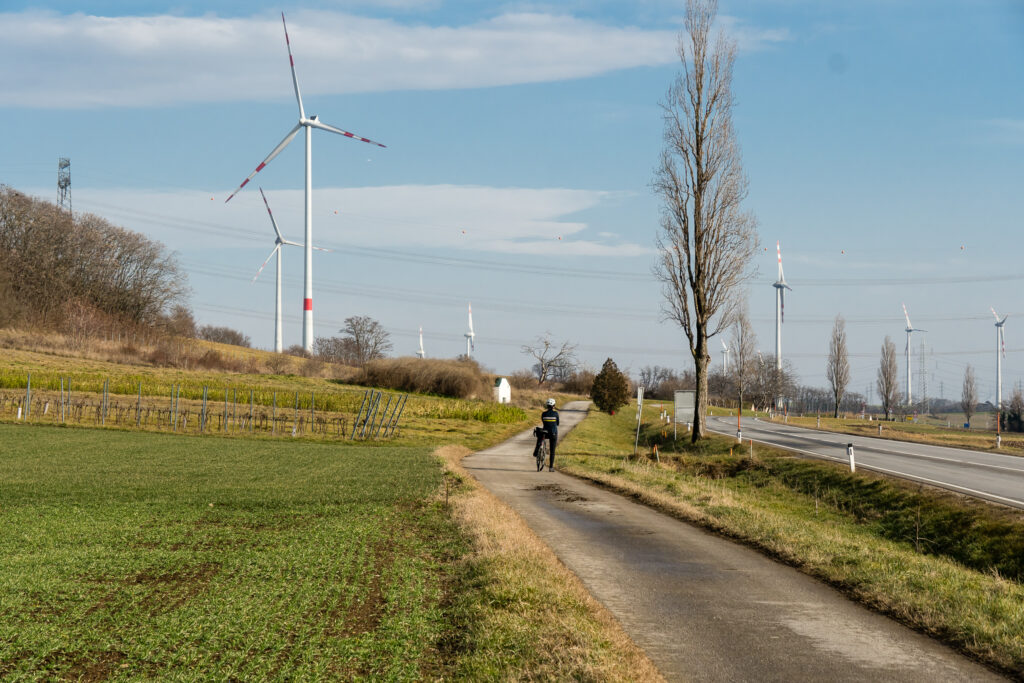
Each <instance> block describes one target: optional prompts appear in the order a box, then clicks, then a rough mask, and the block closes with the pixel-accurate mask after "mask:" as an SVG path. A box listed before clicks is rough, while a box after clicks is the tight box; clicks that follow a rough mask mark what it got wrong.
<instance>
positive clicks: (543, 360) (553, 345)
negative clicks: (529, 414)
mask: <svg viewBox="0 0 1024 683" xmlns="http://www.w3.org/2000/svg"><path fill="white" fill-rule="evenodd" d="M522 352H523V353H525V354H528V355H530V356H533V359H534V360H536V361H537V362H536V363H534V364H533V374H535V375H536V376H537V384H544V382H546V381H547V380H549V379H552V378H553V377H556V376H559V377H563V376H567V375H569V374H571V373H572V371H573V370H575V369H576V345H575V344H570V343H569V342H567V341H564V342H562V343H561V344H558V343H557V342H555V341H553V340H552V339H551V333H550V332H548V333H546V334H544V336H542V337H537V341H536V342H534V343H533V344H523V346H522Z"/></svg>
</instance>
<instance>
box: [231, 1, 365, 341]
mask: <svg viewBox="0 0 1024 683" xmlns="http://www.w3.org/2000/svg"><path fill="white" fill-rule="evenodd" d="M281 24H282V26H284V42H285V44H286V45H287V47H288V62H289V65H290V67H291V70H292V85H293V86H294V88H295V101H296V102H298V104H299V122H298V123H297V124H295V127H294V128H292V129H291V131H289V133H288V135H286V136H285V137H284V140H282V141H281V142H280V143H278V145H277V147H275V148H274V149H273V151H271V152H270V154H268V155H267V158H266V159H264V160H263V161H261V162H260V165H259V166H257V167H256V170H255V171H253V172H252V173H250V174H249V177H247V178H246V179H245V180H243V181H242V184H241V185H239V186H238V187H237V188H236V189H235V191H234V192H232V193H231V195H230V196H229V197H228V198H227V199H225V200H224V203H225V204H226V203H227V202H229V201H231V197H234V196H235V195H236V194H238V192H239V191H240V190H241V189H242V188H243V187H245V186H246V185H247V184H248V183H249V181H250V180H252V179H253V177H254V176H255V175H256V174H257V173H259V172H260V171H262V170H263V168H264V167H265V166H266V165H267V164H269V163H270V162H271V160H273V158H274V157H276V156H277V155H278V154H280V153H281V151H282V150H284V148H285V147H287V146H288V145H289V143H291V141H292V140H294V139H295V136H296V135H298V133H299V129H301V128H305V129H306V273H305V277H304V282H303V300H302V348H303V349H305V350H306V351H312V350H313V129H314V128H319V129H320V130H326V131H327V132H328V133H337V134H338V135H344V136H345V137H347V138H352V139H353V140H359V141H360V142H367V143H369V144H371V145H377V146H378V147H384V145H382V144H380V143H379V142H374V141H373V140H370V139H368V138H364V137H360V136H358V135H356V134H354V133H350V132H348V131H347V130H342V129H341V128H335V127H334V126H329V125H327V124H326V123H321V122H320V120H319V119H318V118H317V117H316V114H313V115H312V116H310V117H308V118H307V117H306V110H305V109H304V108H303V106H302V95H300V94H299V80H298V78H296V76H295V59H294V58H293V57H292V44H291V41H290V40H288V24H286V23H285V20H284V12H282V13H281Z"/></svg>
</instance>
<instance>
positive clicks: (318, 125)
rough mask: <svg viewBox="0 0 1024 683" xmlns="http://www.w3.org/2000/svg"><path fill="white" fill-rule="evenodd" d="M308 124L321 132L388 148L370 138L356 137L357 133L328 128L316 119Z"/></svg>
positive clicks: (332, 127)
mask: <svg viewBox="0 0 1024 683" xmlns="http://www.w3.org/2000/svg"><path fill="white" fill-rule="evenodd" d="M307 123H308V124H309V125H311V126H313V127H314V128H319V129H320V130H326V131H327V132H329V133H337V134H338V135H344V136H345V137H347V138H352V139H353V140H359V141H360V142H368V143H370V144H371V145H377V146H378V147H387V145H382V144H380V143H379V142H375V141H373V140H370V139H369V138H364V137H360V136H358V135H356V134H355V133H350V132H348V131H347V130H342V129H341V128H335V127H334V126H328V125H327V124H326V123H321V122H320V121H318V120H316V119H310V120H309V121H308V122H307Z"/></svg>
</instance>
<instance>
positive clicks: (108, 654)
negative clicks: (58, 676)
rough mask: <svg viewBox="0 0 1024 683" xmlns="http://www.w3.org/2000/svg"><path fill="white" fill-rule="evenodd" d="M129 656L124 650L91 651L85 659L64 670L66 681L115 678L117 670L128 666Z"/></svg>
mask: <svg viewBox="0 0 1024 683" xmlns="http://www.w3.org/2000/svg"><path fill="white" fill-rule="evenodd" d="M126 659H128V657H127V656H126V655H125V654H124V653H123V652H118V651H116V650H107V651H103V652H90V653H89V654H88V655H87V656H86V657H84V658H83V659H81V660H79V661H77V662H75V663H73V664H72V665H71V668H70V669H68V670H67V671H66V672H64V675H63V679H64V680H65V681H80V682H81V681H85V682H86V683H88V682H90V681H105V680H108V679H110V678H113V677H114V675H115V674H116V672H117V671H118V670H119V669H121V668H122V666H125V667H126V666H127V665H125V664H124V662H125V660H126Z"/></svg>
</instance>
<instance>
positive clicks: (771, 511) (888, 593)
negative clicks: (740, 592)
mask: <svg viewBox="0 0 1024 683" xmlns="http://www.w3.org/2000/svg"><path fill="white" fill-rule="evenodd" d="M635 414H636V413H635V410H633V411H630V410H624V411H622V412H621V413H620V414H619V415H616V416H608V415H605V414H601V413H592V414H591V415H590V416H589V417H588V418H587V419H586V420H585V421H584V422H583V423H582V424H581V425H580V426H578V427H576V429H574V430H573V431H572V432H571V433H570V434H569V436H568V437H567V438H566V440H565V442H564V443H563V444H561V446H560V450H559V453H560V459H561V461H562V469H563V471H567V472H570V473H572V474H575V475H576V476H580V477H583V478H586V479H590V480H592V481H595V482H598V483H601V484H603V485H605V486H608V487H610V488H612V489H615V490H618V491H620V492H623V493H626V494H628V495H631V496H633V497H635V498H637V499H638V500H640V501H642V502H644V503H646V504H649V505H652V506H655V507H658V508H660V509H662V510H664V511H666V512H668V513H669V514H672V515H674V516H676V517H678V518H680V519H683V520H686V521H689V522H694V523H696V524H699V525H701V526H704V527H706V528H708V529H711V530H713V531H716V532H718V533H721V534H723V535H725V536H728V537H731V538H735V539H737V540H740V541H742V542H744V543H747V544H749V545H752V546H754V547H756V548H759V549H760V550H762V551H764V552H765V553H767V554H769V555H771V556H773V557H776V558H778V559H780V560H782V561H784V562H786V563H788V564H791V565H793V566H795V567H797V568H799V569H801V570H802V571H804V572H806V573H808V574H811V575H813V576H816V577H819V578H821V579H824V580H825V581H827V582H829V583H831V584H832V585H834V586H836V587H838V588H840V589H841V590H843V591H844V592H845V593H847V594H848V595H850V596H851V597H853V598H855V599H857V600H859V601H861V602H863V603H864V604H866V605H869V606H870V607H872V608H874V609H877V610H879V611H881V612H883V613H886V614H888V615H890V616H892V617H895V618H896V619H898V620H900V621H902V622H904V623H906V624H908V625H910V626H912V627H914V628H916V629H918V630H921V631H923V632H926V633H928V634H931V635H933V636H936V637H938V638H940V639H942V640H944V641H945V642H947V643H950V644H951V645H953V646H955V647H957V648H958V649H960V650H961V651H963V652H965V653H967V654H969V655H970V656H972V657H975V658H977V659H978V660H980V661H982V662H985V663H986V664H988V665H990V666H992V667H994V668H997V669H999V670H1001V671H1004V672H1007V673H1010V674H1011V675H1014V676H1016V677H1018V678H1024V586H1022V585H1021V583H1020V581H1021V579H1022V578H1024V550H1022V548H1024V545H1022V544H1024V541H1022V538H1024V516H1022V515H1021V514H1020V513H1019V512H1017V511H1013V510H1009V509H1002V508H998V507H996V506H991V505H989V504H987V503H983V502H975V501H971V500H967V499H964V498H962V497H960V496H957V495H955V494H950V493H947V492H941V491H933V490H930V489H927V488H925V487H921V486H919V485H916V484H911V483H907V482H902V481H898V480H891V479H885V478H883V477H881V476H879V475H875V474H873V473H858V474H856V475H851V474H850V473H849V472H847V471H844V470H843V468H842V467H841V466H837V465H833V464H831V463H819V462H810V461H803V460H799V459H796V458H793V457H790V456H788V455H787V454H785V453H784V452H781V451H777V450H774V449H768V448H766V447H762V446H757V445H755V447H754V450H755V456H754V458H750V457H749V456H748V454H747V451H746V448H744V452H743V453H742V454H740V453H735V454H732V453H730V451H731V450H732V449H733V447H734V444H735V442H733V441H732V440H731V439H727V438H719V437H712V438H709V439H706V440H704V441H702V442H700V443H699V444H698V445H697V446H695V447H690V446H689V444H688V443H686V442H683V441H680V442H678V443H677V444H676V447H677V450H676V451H675V452H673V450H672V448H671V447H669V443H670V442H671V433H670V432H668V431H667V430H665V429H664V428H663V427H661V426H655V425H647V426H646V427H645V428H644V429H642V430H641V441H640V443H641V444H644V443H645V442H646V443H648V444H651V445H653V444H658V443H660V444H661V446H662V447H661V448H660V449H659V450H660V455H659V456H658V457H659V458H660V462H656V461H654V460H653V459H652V456H651V455H650V453H651V451H650V449H649V448H644V449H643V455H642V457H640V458H636V459H634V458H632V457H631V454H632V452H633V441H634V438H635V436H634V435H635V432H634V429H635V427H636V421H635ZM645 417H646V412H645ZM666 437H667V438H666Z"/></svg>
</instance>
